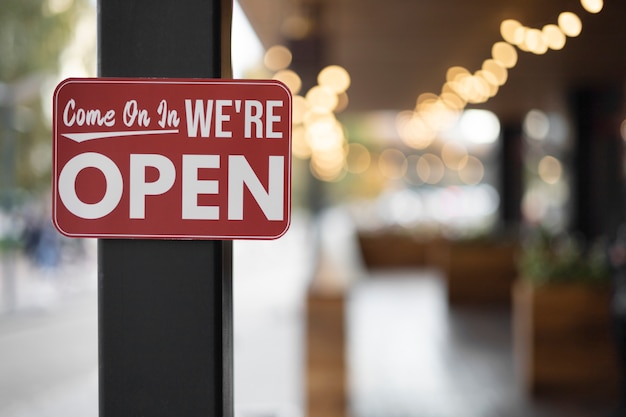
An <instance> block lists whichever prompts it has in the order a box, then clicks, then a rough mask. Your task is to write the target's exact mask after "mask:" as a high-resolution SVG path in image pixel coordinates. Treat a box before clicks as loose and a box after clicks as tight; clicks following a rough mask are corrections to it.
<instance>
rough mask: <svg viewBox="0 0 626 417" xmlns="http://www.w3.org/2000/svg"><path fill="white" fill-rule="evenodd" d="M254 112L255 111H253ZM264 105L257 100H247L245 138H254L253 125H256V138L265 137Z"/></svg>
mask: <svg viewBox="0 0 626 417" xmlns="http://www.w3.org/2000/svg"><path fill="white" fill-rule="evenodd" d="M253 110H254V111H253ZM261 116H263V105H262V104H261V102H260V101H257V100H246V101H245V106H244V137H245V138H246V139H249V138H251V137H252V124H253V123H254V125H255V127H256V130H255V137H257V138H260V137H262V136H263V122H262V121H261Z"/></svg>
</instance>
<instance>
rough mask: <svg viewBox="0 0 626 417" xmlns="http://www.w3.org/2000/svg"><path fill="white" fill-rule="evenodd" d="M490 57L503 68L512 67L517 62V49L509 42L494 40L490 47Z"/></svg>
mask: <svg viewBox="0 0 626 417" xmlns="http://www.w3.org/2000/svg"><path fill="white" fill-rule="evenodd" d="M491 57H492V58H493V59H494V60H495V61H496V62H498V64H500V65H502V66H503V67H505V68H513V67H514V66H515V64H517V51H516V50H515V47H513V45H511V44H510V43H506V42H496V43H495V44H494V45H493V47H492V48H491Z"/></svg>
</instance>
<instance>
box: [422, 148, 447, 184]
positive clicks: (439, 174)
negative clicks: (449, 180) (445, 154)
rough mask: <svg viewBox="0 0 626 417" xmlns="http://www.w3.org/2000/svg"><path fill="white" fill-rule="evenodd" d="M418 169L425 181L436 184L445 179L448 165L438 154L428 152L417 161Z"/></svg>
mask: <svg viewBox="0 0 626 417" xmlns="http://www.w3.org/2000/svg"><path fill="white" fill-rule="evenodd" d="M416 170H417V175H418V176H419V178H420V179H421V180H422V181H423V182H425V183H427V184H432V185H434V184H437V183H439V182H440V181H441V180H442V179H443V176H444V175H445V172H446V167H445V165H444V163H443V161H442V160H441V158H439V157H438V156H437V155H435V154H432V153H426V154H424V155H422V156H421V157H420V159H419V160H418V161H417V164H416Z"/></svg>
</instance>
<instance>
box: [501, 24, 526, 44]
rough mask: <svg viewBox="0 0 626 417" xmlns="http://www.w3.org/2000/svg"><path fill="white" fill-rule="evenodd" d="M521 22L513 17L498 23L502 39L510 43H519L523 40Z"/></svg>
mask: <svg viewBox="0 0 626 417" xmlns="http://www.w3.org/2000/svg"><path fill="white" fill-rule="evenodd" d="M521 28H522V24H521V23H520V22H518V21H517V20H514V19H506V20H504V21H503V22H502V23H501V24H500V34H501V35H502V39H504V40H505V41H507V42H508V43H510V44H512V45H519V44H520V43H521V42H522V41H523V31H520V30H519V29H521Z"/></svg>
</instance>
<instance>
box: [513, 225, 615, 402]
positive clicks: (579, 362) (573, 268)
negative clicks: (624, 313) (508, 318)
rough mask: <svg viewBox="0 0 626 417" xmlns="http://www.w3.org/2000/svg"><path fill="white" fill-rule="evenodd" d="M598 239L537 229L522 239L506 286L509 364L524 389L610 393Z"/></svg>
mask: <svg viewBox="0 0 626 417" xmlns="http://www.w3.org/2000/svg"><path fill="white" fill-rule="evenodd" d="M605 253H606V250H605V247H604V245H602V244H601V243H599V242H596V243H594V244H593V245H585V244H584V242H582V241H581V240H580V239H576V238H573V237H572V236H561V237H558V238H557V237H552V236H549V235H547V234H545V233H543V234H541V235H540V237H539V238H537V239H534V240H533V241H532V243H531V244H528V245H524V247H523V249H522V251H521V254H520V259H519V264H518V270H519V277H518V279H517V281H516V283H515V285H514V287H513V346H514V355H515V360H516V371H517V375H518V376H519V378H520V380H521V383H522V385H523V387H524V388H525V389H526V390H527V391H528V392H529V393H532V394H543V393H553V394H567V395H575V396H577V397H581V396H584V397H597V396H605V395H607V394H611V395H612V394H615V392H616V390H617V385H618V384H617V382H618V375H617V371H616V369H617V358H616V352H615V347H614V342H613V335H612V331H611V313H610V286H609V281H610V280H609V268H608V263H607V259H606V256H605Z"/></svg>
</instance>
